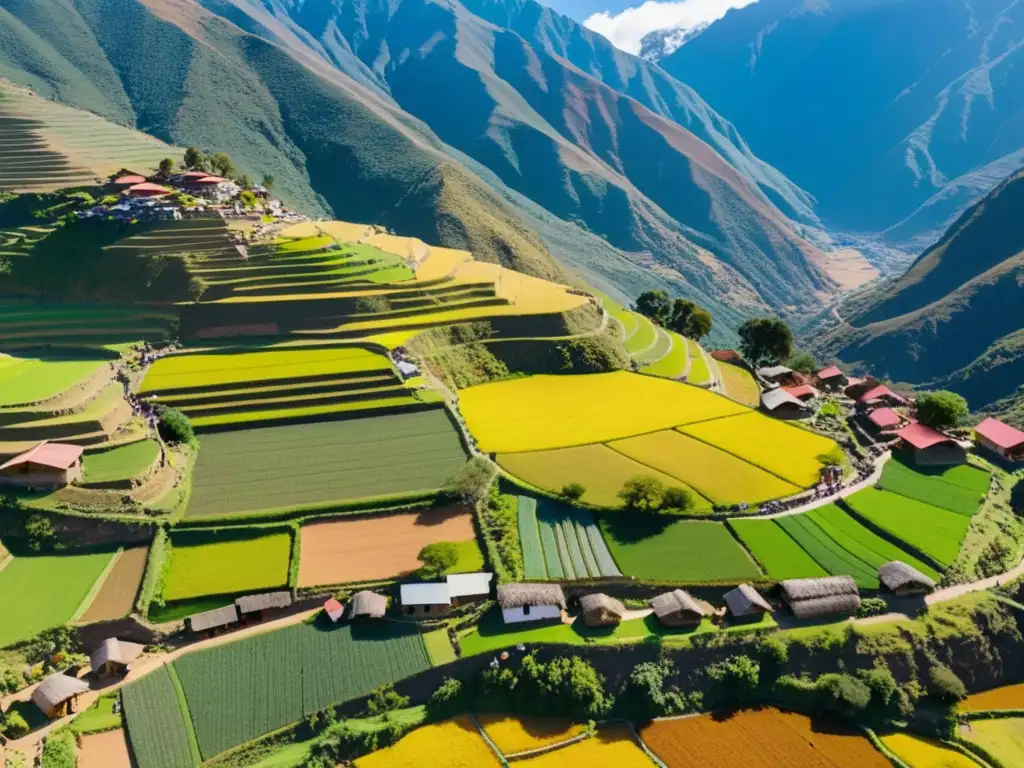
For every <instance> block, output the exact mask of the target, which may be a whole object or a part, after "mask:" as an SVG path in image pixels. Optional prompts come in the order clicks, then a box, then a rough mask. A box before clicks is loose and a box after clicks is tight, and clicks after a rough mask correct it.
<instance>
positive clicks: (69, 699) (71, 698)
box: [32, 672, 89, 720]
mask: <svg viewBox="0 0 1024 768" xmlns="http://www.w3.org/2000/svg"><path fill="white" fill-rule="evenodd" d="M88 690H89V686H88V685H87V684H86V683H84V682H82V681H81V680H79V679H78V678H77V677H70V676H68V675H62V674H60V673H59V672H58V673H57V674H54V675H50V676H49V677H48V678H46V679H45V680H43V682H41V683H40V684H39V685H38V687H37V688H36V689H35V690H34V691H33V692H32V703H33V704H35V705H36V706H37V707H39V709H41V710H42V712H43V714H44V715H46V716H47V717H48V718H50V719H51V720H56V719H57V718H59V717H66V716H67V715H71V714H74V713H75V712H76V711H78V710H77V703H78V697H79V696H81V695H82V694H83V693H85V692H86V691H88Z"/></svg>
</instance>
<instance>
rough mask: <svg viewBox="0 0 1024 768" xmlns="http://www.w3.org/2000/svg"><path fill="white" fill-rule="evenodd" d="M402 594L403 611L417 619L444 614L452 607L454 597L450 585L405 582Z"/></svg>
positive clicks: (401, 590)
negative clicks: (450, 591) (449, 590)
mask: <svg viewBox="0 0 1024 768" xmlns="http://www.w3.org/2000/svg"><path fill="white" fill-rule="evenodd" d="M399 591H400V595H401V601H402V613H404V614H405V615H406V616H410V617H412V618H415V619H420V618H434V617H436V616H444V615H445V614H446V613H448V611H450V610H451V609H452V598H451V595H450V594H449V593H448V585H447V584H445V583H439V584H403V585H402V586H401V589H400V590H399Z"/></svg>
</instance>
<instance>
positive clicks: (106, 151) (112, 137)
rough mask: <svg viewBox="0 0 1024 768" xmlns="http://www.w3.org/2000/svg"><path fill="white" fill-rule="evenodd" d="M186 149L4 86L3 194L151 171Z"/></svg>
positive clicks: (0, 118)
mask: <svg viewBox="0 0 1024 768" xmlns="http://www.w3.org/2000/svg"><path fill="white" fill-rule="evenodd" d="M180 156H181V150H179V149H177V148H175V147H171V146H169V145H167V144H165V143H164V142H162V141H159V140H158V139H155V138H153V137H151V136H147V135H145V134H142V133H139V132H137V131H133V130H131V129H129V128H124V127H123V126H120V125H116V124H114V123H111V122H109V121H107V120H104V119H103V118H101V117H99V116H97V115H93V114H91V113H89V112H82V111H80V110H76V109H69V108H68V107H64V106H61V105H60V104H56V103H54V102H51V101H47V100H45V99H42V98H40V97H39V96H36V95H35V94H33V93H32V92H30V91H28V90H26V89H24V88H20V87H18V86H14V85H12V84H10V83H8V82H6V81H0V190H10V191H15V192H50V191H53V190H56V189H62V188H65V187H75V186H86V185H91V184H94V183H95V182H96V180H97V178H101V177H105V176H109V175H110V174H112V173H114V172H116V171H117V170H119V169H120V168H123V167H128V168H131V169H133V170H136V171H139V172H141V173H147V172H152V171H153V170H155V169H156V167H157V165H158V164H159V163H160V161H161V160H163V159H164V158H165V157H180Z"/></svg>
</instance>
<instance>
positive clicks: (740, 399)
mask: <svg viewBox="0 0 1024 768" xmlns="http://www.w3.org/2000/svg"><path fill="white" fill-rule="evenodd" d="M716 362H717V364H718V370H719V371H721V372H722V386H723V387H724V389H725V393H726V395H727V396H728V397H730V398H731V399H733V400H735V401H736V402H737V403H743V405H746V406H749V407H751V408H757V407H758V406H759V405H760V404H761V388H760V387H759V386H758V385H757V382H756V381H754V377H753V375H751V373H750V371H748V370H747V369H746V368H742V367H740V366H738V365H733V364H732V363H723V362H721V361H716Z"/></svg>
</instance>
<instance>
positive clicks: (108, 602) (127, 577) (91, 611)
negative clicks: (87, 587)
mask: <svg viewBox="0 0 1024 768" xmlns="http://www.w3.org/2000/svg"><path fill="white" fill-rule="evenodd" d="M148 556H149V547H134V548H133V549H126V550H125V551H124V552H123V553H121V557H119V558H118V560H117V562H116V563H114V567H113V569H112V570H111V571H110V573H109V574H108V575H107V579H106V581H104V582H103V586H102V587H100V591H99V592H98V593H97V594H96V597H94V598H93V601H92V603H91V604H90V605H89V608H88V610H87V611H86V612H85V614H83V616H82V619H81V620H82V621H83V622H86V623H88V622H90V621H103V620H105V619H119V618H121V617H122V616H127V615H128V614H129V613H131V610H132V607H133V606H134V605H135V597H136V596H137V595H138V593H139V585H140V584H142V576H143V574H144V573H145V571H146V558H147V557H148Z"/></svg>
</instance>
